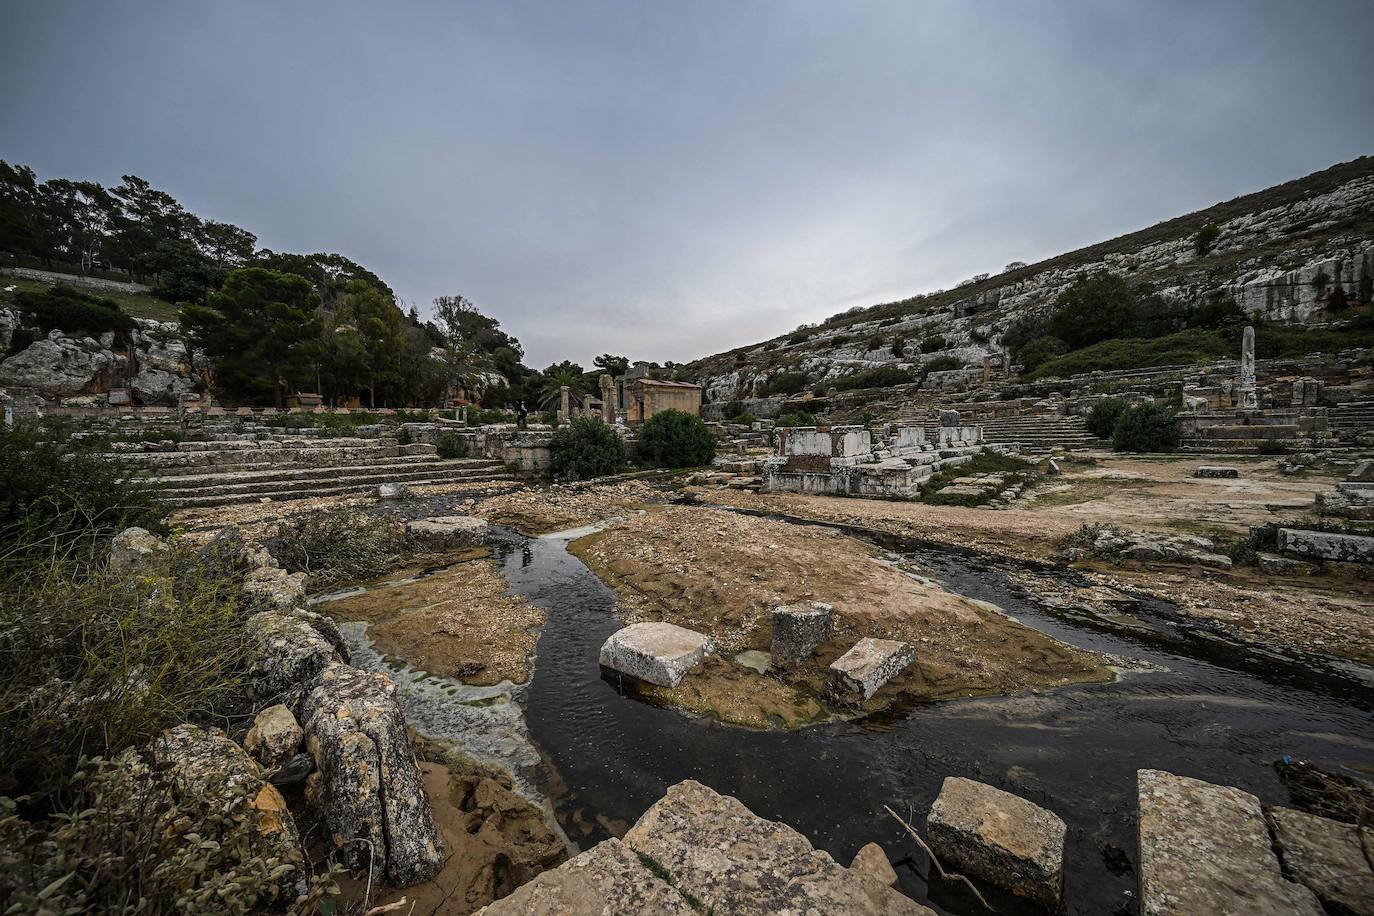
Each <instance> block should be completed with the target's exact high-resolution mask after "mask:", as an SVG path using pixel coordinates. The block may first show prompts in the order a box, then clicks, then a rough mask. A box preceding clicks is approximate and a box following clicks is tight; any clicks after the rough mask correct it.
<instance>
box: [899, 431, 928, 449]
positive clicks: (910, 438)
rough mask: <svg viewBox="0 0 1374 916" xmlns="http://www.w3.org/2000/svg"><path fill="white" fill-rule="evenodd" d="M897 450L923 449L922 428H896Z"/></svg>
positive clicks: (924, 432) (924, 436) (923, 436)
mask: <svg viewBox="0 0 1374 916" xmlns="http://www.w3.org/2000/svg"><path fill="white" fill-rule="evenodd" d="M896 445H897V448H899V449H903V448H925V447H926V431H925V427H923V426H899V427H897V443H896Z"/></svg>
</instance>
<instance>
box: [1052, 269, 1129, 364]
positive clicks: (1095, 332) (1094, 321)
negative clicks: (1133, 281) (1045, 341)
mask: <svg viewBox="0 0 1374 916" xmlns="http://www.w3.org/2000/svg"><path fill="white" fill-rule="evenodd" d="M1137 301H1138V297H1137V294H1136V291H1135V290H1133V289H1131V287H1130V284H1128V283H1127V282H1126V281H1125V280H1123V279H1122V278H1121V277H1118V276H1117V275H1116V274H1111V273H1106V272H1105V271H1104V272H1100V273H1096V274H1093V275H1092V276H1091V277H1079V278H1078V279H1077V280H1075V281H1074V283H1073V285H1072V286H1070V287H1069V288H1068V289H1066V290H1064V292H1062V293H1060V294H1059V295H1058V296H1057V297H1055V300H1054V311H1053V312H1051V313H1050V317H1049V321H1048V322H1046V330H1048V331H1049V332H1050V334H1052V335H1053V336H1055V337H1058V338H1059V339H1060V340H1062V341H1064V343H1066V344H1068V345H1069V347H1070V348H1073V349H1077V348H1079V347H1086V346H1088V345H1089V344H1094V343H1097V342H1098V341H1100V340H1108V339H1110V338H1113V337H1117V336H1120V334H1121V332H1122V329H1123V328H1124V327H1125V326H1126V325H1128V324H1130V323H1131V321H1132V320H1133V319H1134V316H1135V313H1136V306H1137Z"/></svg>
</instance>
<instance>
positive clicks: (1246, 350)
mask: <svg viewBox="0 0 1374 916" xmlns="http://www.w3.org/2000/svg"><path fill="white" fill-rule="evenodd" d="M1239 407H1240V409H1241V410H1255V409H1256V408H1258V407H1259V399H1258V398H1257V397H1256V396H1255V329H1254V327H1252V326H1249V325H1247V326H1246V328H1245V337H1244V338H1243V339H1242V340H1241V344H1240V401H1239Z"/></svg>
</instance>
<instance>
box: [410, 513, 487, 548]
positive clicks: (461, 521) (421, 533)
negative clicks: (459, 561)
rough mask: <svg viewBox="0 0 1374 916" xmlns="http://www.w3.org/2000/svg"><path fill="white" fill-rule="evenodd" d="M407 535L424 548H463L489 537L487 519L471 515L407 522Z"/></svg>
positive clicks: (446, 516)
mask: <svg viewBox="0 0 1374 916" xmlns="http://www.w3.org/2000/svg"><path fill="white" fill-rule="evenodd" d="M406 536H407V537H409V538H410V539H411V540H413V541H414V542H415V543H416V545H417V546H419V547H420V548H421V549H424V550H436V551H443V550H461V549H462V548H464V547H476V546H478V545H480V544H481V543H482V542H483V541H485V540H486V538H487V522H486V520H485V519H481V518H473V517H472V516H469V515H439V516H435V517H433V518H421V519H416V520H415V521H413V522H407V523H406Z"/></svg>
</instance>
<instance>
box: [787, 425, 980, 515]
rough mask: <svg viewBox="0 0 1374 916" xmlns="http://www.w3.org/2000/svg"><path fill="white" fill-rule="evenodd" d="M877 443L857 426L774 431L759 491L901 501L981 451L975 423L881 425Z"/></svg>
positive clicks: (868, 433)
mask: <svg viewBox="0 0 1374 916" xmlns="http://www.w3.org/2000/svg"><path fill="white" fill-rule="evenodd" d="M883 429H884V432H883V434H882V437H881V439H880V440H879V441H877V442H875V441H874V439H873V434H872V433H871V432H870V431H869V430H868V429H867V428H866V427H863V426H834V427H831V428H830V429H821V428H819V427H815V426H797V427H790V428H783V429H779V430H777V450H778V453H777V454H776V455H774V456H772V457H770V458H768V459H767V460H766V461H764V463H763V489H764V491H765V492H770V491H784V492H792V493H822V494H828V495H832V496H867V497H874V498H879V499H905V498H910V497H913V496H915V495H916V494H917V493H918V492H919V490H920V486H921V484H922V483H924V482H925V481H926V480H927V479H929V478H930V477H931V476H932V475H933V474H935V473H936V472H937V471H940V470H941V469H943V468H945V467H949V466H951V465H957V464H963V463H965V462H968V461H971V460H973V456H974V455H976V454H978V453H979V452H981V451H983V449H984V448H986V447H987V446H985V445H984V444H983V435H982V430H981V429H980V428H979V427H977V426H940V427H937V428H936V429H935V430H934V434H933V435H928V431H927V430H926V429H925V428H924V427H921V426H898V427H884V428H883Z"/></svg>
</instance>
